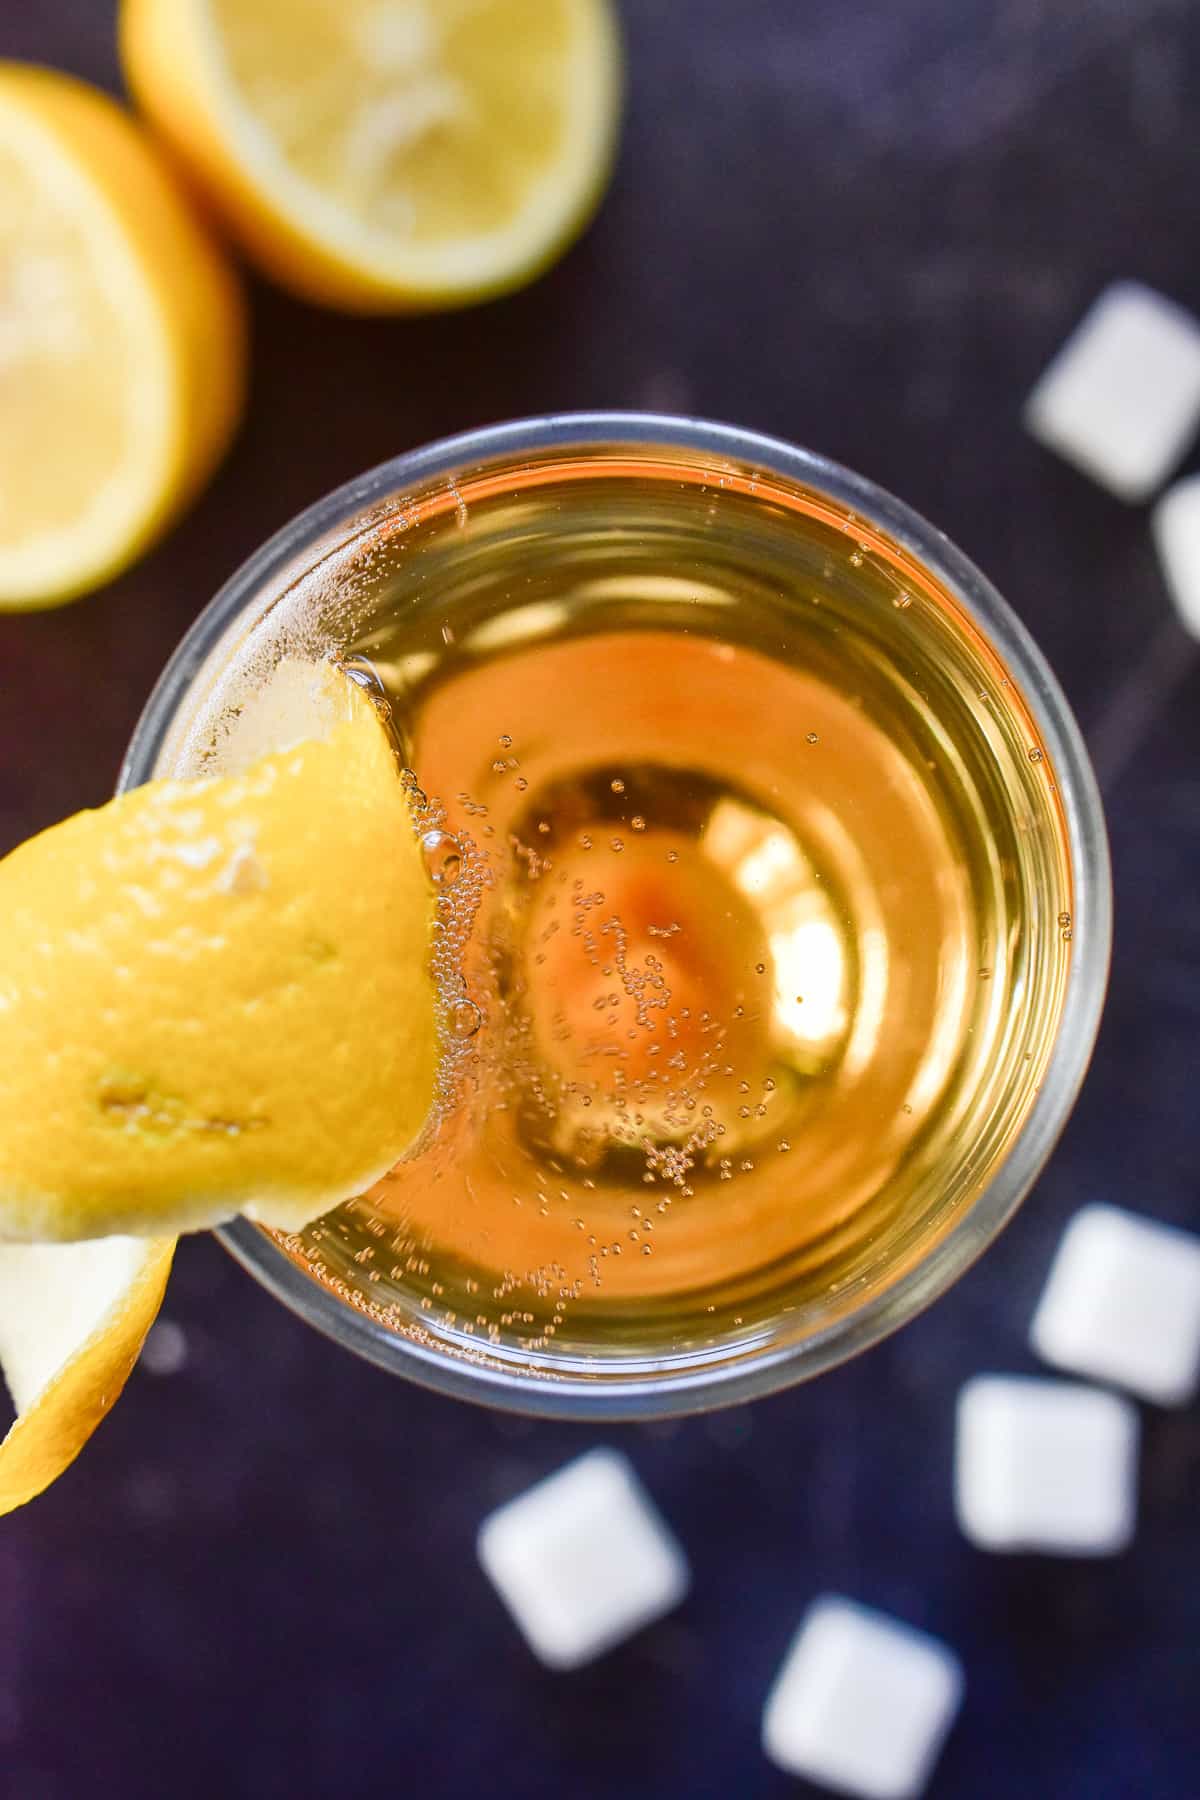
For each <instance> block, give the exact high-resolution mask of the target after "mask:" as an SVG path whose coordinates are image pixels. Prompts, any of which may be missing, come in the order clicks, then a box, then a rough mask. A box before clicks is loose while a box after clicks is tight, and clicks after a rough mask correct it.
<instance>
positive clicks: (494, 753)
mask: <svg viewBox="0 0 1200 1800" xmlns="http://www.w3.org/2000/svg"><path fill="white" fill-rule="evenodd" d="M297 653H301V654H304V655H308V656H313V655H330V654H332V655H335V656H336V657H338V658H339V659H340V660H341V661H342V662H343V663H344V665H345V667H346V668H347V670H348V671H349V672H350V673H351V674H352V675H353V676H354V677H355V679H357V680H359V681H360V682H362V683H363V685H364V686H366V687H368V688H369V689H370V690H371V691H373V692H374V693H375V694H376V696H377V698H378V700H379V701H380V704H381V709H382V710H383V711H384V712H385V715H386V717H387V719H388V724H389V728H390V730H391V731H392V733H393V735H394V739H395V743H396V747H397V753H398V757H399V759H400V761H401V763H402V765H403V766H404V768H406V769H407V770H408V771H410V773H409V775H408V776H407V777H406V779H407V780H408V783H409V787H410V791H411V793H412V796H413V805H414V815H415V819H416V825H417V829H419V830H420V831H421V833H422V836H423V838H424V840H425V845H426V854H427V857H428V859H429V866H430V871H431V874H432V876H433V878H434V880H435V883H436V884H437V887H438V892H439V926H438V933H437V943H436V945H435V950H434V959H433V960H434V970H435V975H436V978H437V981H438V985H439V990H440V994H441V1002H442V1008H443V1018H444V1021H445V1028H446V1042H447V1070H446V1082H445V1088H446V1092H445V1095H444V1098H443V1102H442V1104H441V1106H440V1107H439V1110H438V1117H437V1119H436V1121H435V1124H434V1128H433V1129H432V1130H431V1133H430V1137H429V1141H428V1142H427V1143H426V1144H425V1146H424V1147H423V1148H422V1150H421V1152H420V1153H419V1154H418V1155H417V1156H415V1157H414V1158H412V1159H411V1160H409V1161H407V1162H406V1163H404V1164H403V1165H401V1166H400V1167H398V1168H397V1169H396V1170H395V1171H393V1173H392V1174H391V1175H390V1176H389V1177H387V1179H386V1180H384V1181H383V1182H381V1183H380V1184H379V1185H378V1186H377V1187H376V1188H375V1189H374V1190H372V1192H371V1193H369V1194H367V1195H365V1196H363V1197H362V1198H361V1199H360V1200H357V1201H355V1202H353V1203H352V1204H350V1205H348V1206H346V1207H343V1208H341V1209H340V1210H339V1211H338V1212H336V1213H334V1214H332V1215H330V1216H329V1217H327V1218H326V1219H324V1220H322V1221H320V1222H319V1223H317V1224H316V1225H314V1226H313V1227H311V1228H310V1229H309V1230H308V1231H306V1232H304V1233H303V1234H300V1235H299V1236H297V1237H295V1238H289V1239H287V1240H285V1243H286V1248H287V1249H288V1251H289V1253H290V1254H291V1255H292V1256H293V1257H294V1258H296V1259H297V1260H298V1261H299V1262H300V1263H301V1264H302V1265H303V1266H304V1267H306V1268H307V1269H308V1270H309V1271H310V1272H311V1273H312V1275H313V1276H314V1278H315V1279H317V1280H319V1281H322V1282H324V1283H326V1284H327V1285H329V1286H331V1287H332V1288H333V1289H334V1290H335V1291H336V1292H337V1293H339V1294H340V1295H341V1296H342V1298H343V1299H345V1300H347V1301H349V1302H350V1303H351V1304H353V1305H355V1306H358V1307H359V1308H361V1309H364V1310H366V1311H368V1312H370V1314H371V1315H372V1316H373V1317H375V1318H378V1319H380V1320H382V1321H383V1322H385V1323H386V1324H389V1325H391V1326H392V1327H393V1328H395V1329H397V1330H401V1331H405V1332H409V1333H415V1334H418V1335H419V1334H421V1333H428V1334H430V1335H432V1336H435V1337H437V1338H439V1339H440V1340H442V1341H443V1342H446V1341H450V1342H451V1343H452V1344H454V1345H457V1346H458V1347H459V1348H460V1349H461V1350H462V1352H463V1353H464V1354H471V1353H473V1352H475V1351H477V1350H482V1351H484V1352H489V1353H491V1354H493V1355H498V1356H500V1357H501V1358H504V1357H506V1356H508V1355H512V1356H513V1357H515V1358H519V1360H520V1361H521V1362H522V1364H523V1365H529V1364H530V1363H532V1364H533V1365H534V1366H535V1367H536V1366H544V1367H545V1368H546V1369H547V1370H548V1371H553V1370H554V1369H555V1368H562V1367H567V1366H577V1367H583V1366H592V1365H593V1364H594V1363H595V1361H596V1360H597V1359H600V1360H601V1361H602V1360H603V1359H605V1358H608V1357H612V1356H619V1357H621V1358H623V1359H625V1361H626V1362H627V1363H634V1364H635V1363H636V1362H637V1359H639V1358H640V1357H643V1356H644V1357H645V1358H646V1359H647V1361H648V1362H649V1361H651V1360H661V1359H662V1358H663V1357H664V1356H666V1357H669V1356H670V1355H671V1354H672V1353H679V1354H686V1355H687V1356H688V1358H689V1359H690V1360H692V1361H694V1360H695V1359H696V1357H697V1355H700V1356H703V1354H704V1353H705V1350H706V1348H707V1347H709V1346H711V1347H712V1349H713V1351H714V1353H717V1352H719V1351H722V1350H727V1348H728V1345H729V1343H730V1341H731V1340H738V1341H744V1342H746V1343H747V1344H748V1345H752V1344H753V1343H754V1340H755V1334H756V1332H758V1331H760V1330H766V1329H767V1328H768V1326H770V1325H771V1324H772V1323H773V1322H777V1321H778V1319H779V1317H780V1315H781V1314H783V1313H785V1312H793V1313H796V1314H802V1313H803V1311H804V1309H805V1308H806V1307H809V1306H812V1307H816V1306H820V1307H821V1308H822V1309H824V1310H826V1311H828V1310H829V1308H830V1305H831V1301H832V1302H833V1303H834V1305H836V1302H837V1297H838V1296H839V1295H844V1296H845V1297H846V1300H847V1302H849V1301H851V1300H852V1298H853V1295H854V1293H855V1291H856V1290H857V1289H859V1288H861V1286H862V1285H863V1284H864V1283H866V1282H870V1281H872V1280H874V1279H875V1278H876V1276H877V1274H878V1272H879V1269H880V1267H881V1265H882V1264H883V1263H887V1264H888V1265H889V1266H892V1267H895V1268H897V1269H898V1268H900V1267H903V1266H906V1265H907V1264H908V1263H910V1262H912V1261H915V1260H917V1259H918V1258H919V1256H920V1255H922V1254H924V1253H925V1252H926V1251H927V1249H928V1246H929V1244H930V1242H931V1241H932V1240H933V1239H935V1238H936V1236H937V1235H938V1234H939V1233H940V1232H941V1231H943V1230H945V1229H946V1228H948V1226H949V1225H950V1224H951V1223H952V1222H953V1220H954V1219H955V1218H956V1217H957V1216H958V1214H959V1213H960V1211H961V1209H962V1208H963V1207H964V1206H967V1205H969V1204H970V1202H971V1201H972V1200H973V1198H974V1197H975V1195H976V1194H977V1193H978V1192H979V1191H980V1189H981V1188H982V1186H983V1185H985V1184H986V1182H987V1181H988V1180H990V1178H991V1177H992V1175H993V1174H994V1173H995V1170H996V1168H997V1167H998V1165H999V1163H1000V1161H1001V1160H1002V1159H1003V1157H1004V1155H1005V1153H1006V1150H1007V1148H1008V1146H1009V1145H1010V1144H1011V1142H1012V1140H1013V1138H1014V1137H1015V1135H1016V1133H1017V1131H1018V1129H1019V1127H1020V1125H1021V1123H1022V1122H1023V1120H1024V1118H1025V1116H1026V1114H1027V1112H1028V1110H1029V1107H1030V1105H1031V1103H1032V1100H1033V1097H1034V1095H1035V1093H1036V1090H1037V1086H1038V1082H1039V1080H1040V1077H1041V1073H1042V1071H1043V1069H1044V1066H1045V1062H1046V1058H1047V1055H1048V1053H1049V1049H1050V1047H1051V1044H1052V1042H1053V1039H1054V1035H1055V1030H1056V1027H1057V1023H1058V1017H1059V1011H1060V1007H1061V1002H1062V996H1063V987H1064V982H1065V977H1066V971H1067V966H1068V961H1069V957H1070V953H1071V937H1072V923H1071V891H1070V876H1069V868H1068V862H1067V853H1066V847H1065V836H1064V829H1063V823H1062V819H1061V815H1060V809H1059V805H1058V797H1057V794H1056V789H1055V779H1054V771H1053V768H1052V767H1051V766H1050V763H1049V760H1048V758H1047V757H1046V755H1045V754H1044V751H1043V748H1042V746H1041V745H1040V744H1039V742H1038V740H1037V735H1036V732H1035V730H1034V728H1033V726H1032V724H1031V721H1030V717H1029V715H1028V713H1027V711H1026V708H1025V706H1024V704H1023V701H1022V699H1021V696H1020V694H1019V693H1018V692H1017V691H1016V689H1015V687H1014V686H1013V684H1012V682H1011V680H1010V678H1009V675H1008V674H1007V672H1006V670H1005V668H1004V667H1003V666H1002V665H1001V663H1000V662H999V660H998V659H997V656H996V654H995V652H994V651H993V650H992V648H991V647H990V646H989V644H988V643H987V642H986V641H985V640H984V638H983V637H982V636H981V635H980V634H979V632H978V630H977V629H976V628H975V627H974V625H973V624H972V623H971V621H970V620H969V619H968V618H967V617H966V615H965V614H964V613H963V612H962V611H961V609H960V608H959V607H958V605H957V604H956V602H955V601H954V600H953V599H952V597H951V596H950V595H949V594H948V593H946V591H945V590H944V589H942V588H941V587H940V586H939V585H938V583H937V582H936V580H935V579H934V578H933V577H932V576H930V575H929V574H928V572H927V571H925V570H924V569H923V568H922V567H921V565H920V564H919V563H918V562H916V561H915V560H914V559H913V558H912V557H911V556H910V555H909V554H908V553H906V552H905V551H903V550H902V549H901V548H900V547H899V546H898V545H896V544H895V543H893V542H891V541H890V540H889V539H887V538H885V537H883V536H882V535H881V534H880V533H879V532H877V531H876V530H874V529H873V528H872V527H870V526H868V525H867V524H866V523H865V522H864V521H862V520H860V519H856V518H855V517H854V516H853V515H851V514H847V513H846V512H845V510H844V509H842V508H839V507H837V506H836V505H835V504H834V503H832V502H831V501H828V500H826V499H824V498H823V497H822V496H820V495H819V494H816V493H814V492H811V491H807V490H804V489H800V488H796V487H792V486H789V485H786V484H784V483H782V482H777V481H775V480H774V479H772V480H771V481H767V480H765V479H761V478H756V477H754V476H753V475H752V474H746V473H745V472H738V471H736V470H734V471H731V470H729V469H728V467H725V466H722V467H717V466H713V467H711V468H706V467H705V466H703V463H702V462H700V461H699V460H698V459H694V458H693V459H691V460H690V461H689V462H688V463H687V464H686V465H685V464H683V463H680V465H679V466H678V467H673V466H671V464H670V462H669V459H668V457H667V454H666V453H663V455H662V456H658V457H656V456H655V455H654V454H653V453H651V452H647V453H645V455H644V457H643V458H642V460H641V461H638V460H637V459H633V458H627V459H625V460H624V461H620V462H618V461H617V460H616V459H614V458H612V457H609V458H608V459H607V460H606V459H604V458H601V457H588V456H586V455H582V456H580V457H578V458H577V459H576V462H575V463H574V464H573V465H572V466H571V467H564V466H562V465H559V466H558V467H557V469H555V468H553V467H547V468H546V469H543V470H541V471H533V472H531V474H530V478H529V481H528V483H527V484H522V485H520V486H519V487H517V488H516V489H515V490H514V486H513V484H512V482H511V481H509V482H507V483H500V482H491V483H489V482H486V481H480V482H479V483H477V484H476V485H475V486H474V487H472V485H471V484H470V483H469V482H467V481H460V482H459V483H458V484H456V485H455V484H452V485H451V486H450V487H449V488H448V489H444V490H442V491H441V492H440V493H439V494H438V495H436V496H435V497H434V498H433V499H426V500H425V501H424V502H423V503H422V504H421V505H419V506H414V507H413V508H411V509H406V508H405V507H403V506H400V507H392V508H383V509H381V511H380V514H379V516H378V517H377V518H375V519H374V520H373V521H371V522H370V524H369V525H368V527H367V528H366V529H365V530H364V531H363V532H362V533H360V534H358V535H356V536H355V538H354V539H353V541H352V542H351V543H349V544H346V545H341V546H337V547H335V548H334V549H333V550H331V552H330V554H329V555H328V556H327V557H326V558H325V559H324V560H323V561H322V562H321V563H320V565H319V567H318V568H317V569H316V570H315V571H314V572H312V573H310V574H309V575H308V576H306V577H305V578H304V579H302V580H300V581H299V582H298V583H297V584H296V585H295V586H294V587H293V588H292V589H291V590H289V592H288V594H287V595H286V596H285V597H284V598H283V600H281V601H279V602H277V603H276V604H275V605H274V606H273V607H272V608H271V609H270V611H269V612H268V613H267V614H266V615H265V616H264V617H263V618H262V619H261V620H260V621H258V622H257V623H256V624H255V625H254V626H253V628H251V629H250V630H248V631H244V632H243V633H242V634H241V637H240V639H239V640H238V641H237V642H236V643H235V644H234V645H233V646H232V647H226V649H225V651H224V652H223V662H222V666H221V667H220V668H219V669H218V670H217V671H216V674H215V675H214V677H213V679H212V680H211V681H210V682H209V684H208V685H209V693H208V699H207V701H206V706H205V708H202V709H201V712H200V714H197V713H196V712H195V710H193V714H192V720H193V723H192V726H191V735H190V738H189V739H188V748H187V749H186V751H185V752H179V753H178V756H177V760H178V761H180V762H181V763H182V764H183V765H185V766H190V767H193V768H206V767H212V766H214V763H215V764H216V765H218V766H219V764H220V759H221V755H222V742H223V739H222V732H223V730H224V729H225V722H227V721H228V720H229V719H230V718H232V717H234V716H236V713H237V706H238V699H237V696H238V694H239V692H240V693H242V694H245V693H247V692H251V691H252V690H253V688H254V685H255V683H260V682H261V681H262V680H263V679H264V677H265V675H266V674H267V673H268V672H269V670H270V668H271V665H272V662H273V661H274V660H277V659H278V657H279V656H281V655H283V654H288V655H295V654H297ZM197 717H199V718H200V719H201V724H200V725H197V724H196V723H195V721H196V718H197ZM353 878H354V875H353V871H349V870H348V871H347V879H348V880H353ZM347 1004H348V1005H351V1004H353V997H352V996H348V997H347Z"/></svg>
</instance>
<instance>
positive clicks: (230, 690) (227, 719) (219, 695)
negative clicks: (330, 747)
mask: <svg viewBox="0 0 1200 1800" xmlns="http://www.w3.org/2000/svg"><path fill="white" fill-rule="evenodd" d="M356 548H357V546H356ZM342 561H343V559H341V558H339V559H337V560H336V562H335V564H334V567H333V569H331V568H330V567H329V565H328V564H327V563H322V564H320V565H319V566H318V567H317V568H315V569H312V570H310V571H309V572H308V573H307V574H306V575H303V576H301V577H300V579H299V580H298V581H297V582H295V583H294V585H293V586H291V587H290V588H289V589H288V591H287V592H286V594H284V595H282V596H281V597H280V598H279V599H278V600H277V601H275V602H274V604H272V605H270V606H269V607H268V608H267V609H266V610H265V611H264V612H263V613H262V614H260V616H259V617H258V618H257V619H256V620H255V621H254V622H253V623H252V624H251V625H250V626H249V628H248V629H247V630H245V631H243V632H242V633H241V635H240V636H239V637H238V638H237V641H236V642H235V643H234V644H233V645H232V646H231V648H230V649H229V651H228V653H227V654H226V655H225V657H224V661H223V662H222V664H221V666H220V667H219V668H216V669H213V668H211V667H210V665H211V664H212V662H213V658H214V656H215V655H216V654H218V653H220V652H221V651H222V650H223V647H224V645H225V643H226V641H227V636H228V634H225V635H224V636H222V638H220V639H219V640H218V642H217V644H216V645H215V646H214V649H213V651H212V652H210V655H209V658H208V659H207V660H206V662H205V663H204V664H202V665H201V668H200V670H199V672H198V675H197V677H196V678H195V679H194V681H193V683H192V687H191V689H190V690H189V691H188V693H187V695H186V697H185V700H184V704H183V707H182V708H181V712H182V714H183V717H182V720H181V721H176V722H175V723H174V730H173V731H172V732H171V733H169V734H168V736H167V738H166V740H165V742H164V745H163V750H162V751H161V752H160V755H159V764H158V767H157V768H156V769H155V773H156V774H158V775H169V776H173V777H175V778H176V779H179V780H199V779H203V778H205V777H207V776H212V775H237V774H241V773H242V772H243V771H244V770H245V769H246V768H247V767H248V766H249V764H251V763H252V762H255V761H257V760H258V758H259V757H262V756H266V755H269V754H271V753H272V752H273V751H279V750H288V749H291V748H292V746H293V745H295V744H298V743H302V742H303V741H304V740H305V739H308V738H314V737H325V736H326V735H327V734H328V733H329V732H330V731H331V730H332V729H333V727H334V726H335V725H337V724H339V723H341V722H342V721H343V720H345V719H348V718H349V717H350V707H351V702H350V696H349V693H348V692H347V691H344V690H343V689H342V687H341V686H340V682H335V681H333V680H331V679H330V676H331V659H332V658H333V657H334V656H335V655H336V654H337V653H338V652H339V651H341V650H342V649H344V647H345V646H346V644H348V643H350V642H352V641H353V637H354V634H355V628H356V626H357V624H358V623H359V619H358V617H356V614H357V613H358V611H359V609H358V608H356V606H355V601H356V600H357V599H359V598H360V597H361V596H360V595H359V594H358V593H357V591H356V583H355V579H354V573H353V571H352V570H347V569H346V568H345V567H344V566H342ZM236 624H237V621H236V620H235V621H234V625H235V626H236ZM210 678H211V680H210V685H209V686H208V688H207V691H206V692H202V693H199V696H198V698H197V697H196V694H197V689H198V688H199V687H200V685H201V683H203V682H204V681H206V680H209V679H210ZM343 699H344V708H343V705H342V704H340V702H341V701H342V700H343ZM189 708H194V710H191V711H190V713H189V710H188V709H189Z"/></svg>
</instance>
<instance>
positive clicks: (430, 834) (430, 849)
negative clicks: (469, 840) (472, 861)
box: [421, 831, 462, 887]
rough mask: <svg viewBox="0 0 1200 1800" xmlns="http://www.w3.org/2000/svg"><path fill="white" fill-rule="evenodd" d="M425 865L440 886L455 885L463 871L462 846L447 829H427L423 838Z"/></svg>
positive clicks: (422, 846)
mask: <svg viewBox="0 0 1200 1800" xmlns="http://www.w3.org/2000/svg"><path fill="white" fill-rule="evenodd" d="M421 849H422V850H423V852H424V854H425V866H426V868H427V869H428V870H429V873H430V876H431V878H432V879H433V881H435V882H436V883H437V885H438V886H439V887H453V885H454V883H455V882H456V881H457V880H458V878H459V876H460V875H461V873H462V847H461V845H460V844H459V842H458V839H457V838H455V837H451V836H450V834H449V832H446V831H427V832H426V833H425V835H424V837H423V838H422V839H421Z"/></svg>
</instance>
